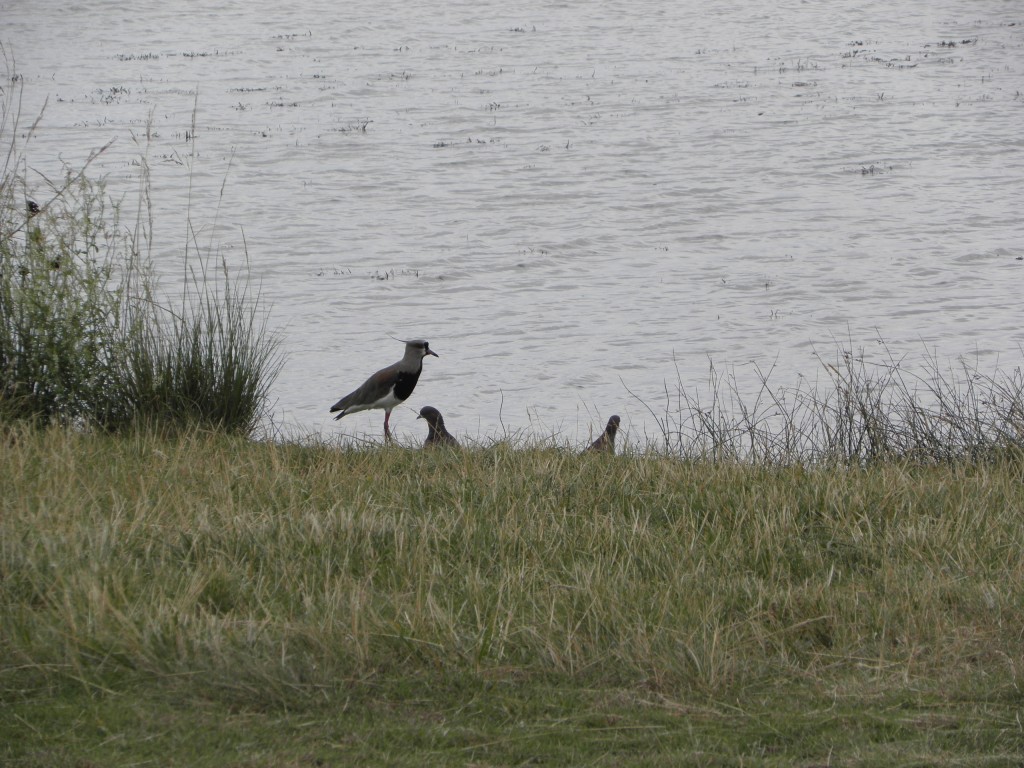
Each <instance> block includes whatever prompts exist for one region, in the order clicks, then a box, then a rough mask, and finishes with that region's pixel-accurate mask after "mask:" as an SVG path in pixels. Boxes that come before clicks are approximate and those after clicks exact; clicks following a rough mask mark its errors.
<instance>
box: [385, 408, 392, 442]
mask: <svg viewBox="0 0 1024 768" xmlns="http://www.w3.org/2000/svg"><path fill="white" fill-rule="evenodd" d="M390 420H391V411H384V439H385V440H391V429H390V427H388V422H389V421H390Z"/></svg>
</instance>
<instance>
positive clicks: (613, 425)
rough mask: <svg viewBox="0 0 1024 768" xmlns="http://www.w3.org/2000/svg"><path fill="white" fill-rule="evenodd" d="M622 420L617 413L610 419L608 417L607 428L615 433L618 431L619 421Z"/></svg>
mask: <svg viewBox="0 0 1024 768" xmlns="http://www.w3.org/2000/svg"><path fill="white" fill-rule="evenodd" d="M620 421H621V419H620V418H619V417H618V416H617V415H616V416H612V417H611V418H610V419H608V427H607V429H608V431H609V432H611V433H612V434H613V435H614V434H615V433H616V432H617V431H618V429H619V422H620Z"/></svg>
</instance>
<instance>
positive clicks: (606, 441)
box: [587, 416, 621, 453]
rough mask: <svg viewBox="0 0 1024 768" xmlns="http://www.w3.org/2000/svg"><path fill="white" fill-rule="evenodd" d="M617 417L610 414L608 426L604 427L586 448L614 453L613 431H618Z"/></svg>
mask: <svg viewBox="0 0 1024 768" xmlns="http://www.w3.org/2000/svg"><path fill="white" fill-rule="evenodd" d="M619 421H621V419H619V417H618V416H612V417H611V418H610V419H608V426H607V427H605V428H604V432H602V433H601V434H600V436H599V437H598V438H597V440H595V441H594V442H592V443H591V444H590V447H589V448H587V450H588V451H598V452H602V453H615V433H616V432H618V431H619Z"/></svg>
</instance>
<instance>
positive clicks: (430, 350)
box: [427, 349, 440, 357]
mask: <svg viewBox="0 0 1024 768" xmlns="http://www.w3.org/2000/svg"><path fill="white" fill-rule="evenodd" d="M427 354H428V355H433V356H434V357H440V355H439V354H437V352H435V351H434V350H432V349H428V350H427Z"/></svg>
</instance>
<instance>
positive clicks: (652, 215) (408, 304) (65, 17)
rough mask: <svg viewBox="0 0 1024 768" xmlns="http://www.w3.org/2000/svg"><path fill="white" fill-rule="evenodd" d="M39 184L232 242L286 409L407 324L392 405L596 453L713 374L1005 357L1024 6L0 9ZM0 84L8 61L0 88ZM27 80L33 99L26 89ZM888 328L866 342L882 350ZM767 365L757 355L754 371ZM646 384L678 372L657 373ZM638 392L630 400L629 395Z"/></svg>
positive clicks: (283, 419) (1014, 242) (38, 2)
mask: <svg viewBox="0 0 1024 768" xmlns="http://www.w3.org/2000/svg"><path fill="white" fill-rule="evenodd" d="M0 19H2V22H0V41H2V42H3V45H4V48H5V53H6V55H7V58H8V62H9V65H10V63H11V62H13V67H14V70H15V71H16V72H17V74H18V75H20V76H21V78H22V82H21V85H23V88H24V91H23V97H22V116H21V125H22V128H23V130H22V134H23V135H25V134H27V128H28V126H29V125H30V124H31V123H32V121H33V120H34V119H35V118H36V117H37V116H39V115H40V114H41V117H40V120H39V123H38V125H37V127H36V129H35V131H34V132H32V134H31V137H30V140H29V141H28V143H27V144H24V145H23V147H22V148H23V150H24V156H25V158H26V161H27V162H26V165H25V166H24V167H25V168H26V169H27V172H28V178H29V186H30V190H29V191H30V193H31V194H33V195H35V196H36V197H37V198H40V199H43V200H45V199H46V195H47V191H46V185H45V181H44V180H45V179H46V178H50V179H55V178H59V176H60V174H61V169H62V167H63V166H64V164H67V165H69V166H71V167H75V168H78V167H81V166H82V165H83V164H84V163H85V162H86V159H87V158H88V157H89V155H90V153H91V152H92V151H94V150H95V149H97V148H99V147H101V146H104V145H106V144H107V143H108V142H111V141H112V142H113V144H112V145H111V146H110V148H109V149H108V150H106V151H105V152H104V153H103V154H101V155H100V156H99V157H98V158H97V159H96V160H95V161H94V163H93V165H92V166H91V169H90V172H91V173H92V174H93V175H102V176H105V177H106V178H107V183H108V190H109V191H110V193H111V195H113V196H115V197H118V198H124V199H125V200H126V203H125V206H126V209H129V208H132V205H133V204H132V203H131V200H133V199H134V197H137V193H138V189H139V181H140V176H141V174H142V169H143V167H144V166H148V169H149V175H150V184H151V190H152V199H153V206H154V208H153V210H154V224H155V226H154V248H153V258H154V259H155V261H156V263H157V267H158V269H159V270H160V271H161V272H162V273H164V274H165V275H166V276H167V277H168V278H169V280H170V281H171V282H172V283H173V280H174V276H176V275H180V274H181V271H182V262H183V254H184V252H185V245H186V243H188V242H189V241H190V234H189V232H190V230H189V225H188V223H187V222H188V221H191V227H192V230H193V231H194V242H195V243H198V244H200V245H201V246H203V247H208V248H210V249H211V250H212V251H213V252H216V253H217V254H220V255H222V256H223V257H224V258H225V259H226V260H227V262H228V263H229V264H230V265H231V266H232V268H240V267H242V266H243V265H244V264H245V263H246V258H248V262H249V264H250V267H251V271H252V275H253V277H254V279H255V280H256V281H257V282H258V283H259V284H260V285H261V290H262V295H263V297H264V299H265V300H266V301H267V302H268V306H269V308H270V322H271V325H272V326H273V327H274V328H275V329H276V330H277V331H278V332H279V333H280V334H281V338H282V341H283V347H282V348H283V349H284V351H285V352H286V354H287V358H286V362H285V366H284V369H283V371H282V374H281V376H280V378H279V379H278V380H277V382H276V385H275V387H274V401H275V404H274V420H275V423H276V424H278V425H279V426H280V427H281V428H282V429H284V430H285V431H286V432H288V433H289V434H294V435H322V436H325V437H333V436H335V435H339V434H344V435H350V436H362V435H367V436H372V437H374V438H379V437H380V435H381V431H382V421H383V417H382V414H381V413H380V412H379V411H371V412H364V413H359V414H355V415H352V416H349V417H346V418H345V419H344V420H343V421H340V422H334V421H332V419H331V415H330V414H328V412H327V409H328V407H329V406H330V405H331V404H332V403H333V402H334V401H335V400H337V399H338V398H339V397H341V396H342V395H344V394H346V393H347V392H349V391H350V390H352V389H354V388H355V387H356V386H358V385H359V384H360V383H361V382H362V381H363V379H364V378H365V377H366V376H368V375H369V374H370V373H372V372H373V371H374V370H376V369H378V368H380V367H383V366H385V365H387V364H390V363H392V362H394V361H395V360H398V359H399V358H400V357H401V354H402V345H401V343H400V342H398V341H396V340H393V339H403V338H426V339H429V341H430V343H431V346H432V347H433V348H434V349H435V350H436V351H437V352H438V353H439V355H440V357H439V358H437V359H435V358H429V359H427V360H426V363H425V368H424V373H423V376H422V378H421V379H420V382H419V385H418V387H417V389H416V391H415V393H414V394H413V396H412V398H410V400H409V401H408V402H407V403H406V405H407V406H409V407H400V408H399V409H397V410H396V411H395V413H394V415H393V417H392V427H393V429H394V430H395V431H396V434H398V435H401V436H404V437H405V438H406V439H407V440H409V441H410V442H412V441H416V440H419V439H422V437H423V436H424V435H425V434H426V428H425V425H424V424H423V422H417V421H416V420H415V414H414V412H413V409H415V410H419V408H420V407H421V406H423V405H428V404H429V405H433V406H435V407H437V408H438V409H440V410H441V411H442V412H443V413H444V415H445V419H446V422H447V424H448V427H449V429H450V430H451V431H453V432H454V433H456V434H457V435H459V436H462V437H466V436H468V437H471V438H475V439H486V438H488V437H489V436H493V435H496V434H502V433H504V432H505V431H515V432H517V433H519V434H523V435H528V436H539V437H551V436H554V437H555V438H556V439H557V440H559V441H564V442H567V443H572V444H577V445H583V444H584V442H585V441H587V440H588V439H590V438H591V436H592V434H593V433H596V432H597V431H599V430H600V429H601V428H603V425H604V422H605V421H606V420H607V418H608V416H609V415H611V414H612V413H618V414H620V415H621V416H622V421H623V429H624V430H625V435H626V438H627V439H629V440H633V441H637V442H643V441H644V440H645V439H646V438H648V437H652V436H654V435H656V434H657V432H658V426H657V422H656V419H655V417H654V415H653V414H652V413H651V411H653V412H654V414H662V413H664V412H665V411H666V409H667V408H671V407H673V403H675V393H676V391H677V388H679V387H682V388H684V389H687V390H689V389H690V388H693V389H694V391H699V390H700V389H701V388H702V387H705V386H706V385H707V382H708V377H709V367H710V364H711V363H713V364H714V365H715V366H716V369H718V370H723V371H733V373H734V374H735V376H736V378H737V381H738V382H739V383H740V385H741V386H746V385H747V384H749V385H750V386H752V387H753V388H754V391H756V388H757V381H758V379H759V377H760V376H761V375H762V374H763V373H764V372H766V371H768V370H772V369H773V373H772V380H773V381H776V382H778V384H779V385H782V386H788V385H791V384H792V383H794V382H796V381H799V380H804V381H807V380H814V379H816V378H818V377H820V375H821V370H822V360H826V361H827V360H831V359H834V358H835V356H836V354H837V352H838V351H842V350H847V351H850V352H852V353H854V354H857V355H859V354H861V353H863V354H864V355H865V356H866V357H867V358H868V359H871V360H874V359H876V358H877V359H878V360H880V361H885V360H888V359H889V356H890V355H893V356H895V357H897V358H899V359H901V360H903V361H904V363H903V364H905V365H906V366H907V367H908V368H909V369H911V370H912V369H913V367H914V366H915V365H917V364H919V363H920V362H921V361H923V360H926V359H928V358H929V357H932V356H935V357H937V358H938V359H940V360H942V361H947V360H948V361H950V365H953V366H955V365H956V361H957V360H958V359H960V358H962V357H963V358H969V359H970V360H972V361H974V362H975V363H977V364H978V365H979V367H980V368H982V369H987V368H991V367H993V366H1000V367H1002V368H1009V369H1014V368H1017V367H1019V366H1020V363H1021V358H1022V348H1021V340H1022V331H1021V310H1020V304H1021V299H1020V297H1021V295H1022V282H1024V260H1022V258H1024V238H1022V216H1021V210H1022V205H1024V95H1022V92H1024V6H1021V5H1020V4H1018V3H1014V2H1007V1H1005V0H977V1H976V2H970V3H963V2H952V1H948V0H909V1H908V2H897V3H892V2H881V1H875V0H869V1H868V2H858V3H849V2H841V1H840V0H822V1H821V2H816V3H806V2H781V3H763V2H758V1H756V0H733V1H732V2H728V1H727V2H720V3H697V2H691V1H689V0H687V1H679V0H676V1H668V0H664V1H661V0H630V2H590V3H568V2H563V3H558V2H555V3H552V2H533V1H531V2H520V3H508V2H492V1H491V0H475V1H474V2H463V1H461V0H460V1H457V2H450V3H441V4H438V3H423V2H415V1H412V0H400V2H397V3H393V4H388V6H387V7H386V8H385V7H384V6H382V4H380V3H375V2H365V1H364V0H354V1H353V2H345V3H335V2H326V1H325V0H311V1H306V0H297V1H296V2H294V3H289V4H281V3H269V2H265V1H264V0H246V1H245V2H218V3H200V2H179V3H167V2H164V0H136V2H134V3H132V4H131V5H130V6H126V5H125V4H123V3H117V2H110V1H104V0H85V1H84V2H74V0H72V2H70V3H69V2H64V1H62V2H56V0H32V1H31V2H25V1H24V0H13V1H12V0H0ZM6 87H10V84H9V83H8V84H6ZM44 105H45V107H44ZM880 342H884V344H883V343H880ZM759 372H760V373H759ZM666 393H668V396H667V394H666ZM649 409H650V410H649Z"/></svg>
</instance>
